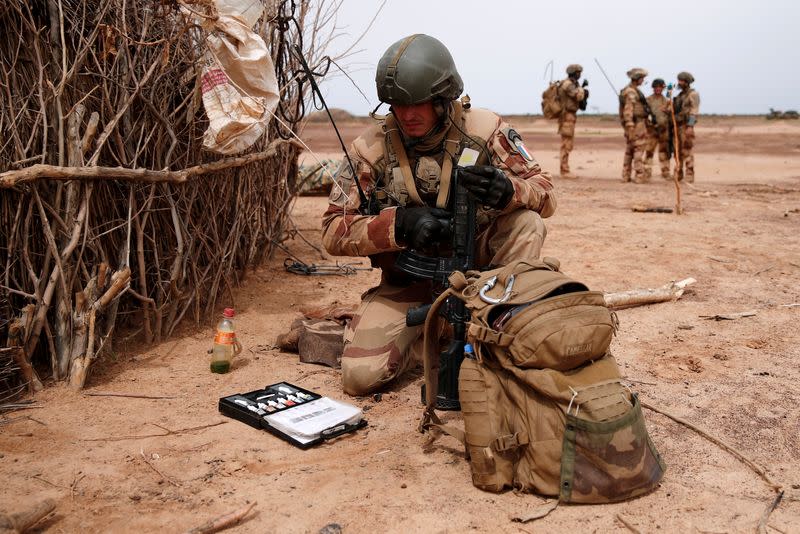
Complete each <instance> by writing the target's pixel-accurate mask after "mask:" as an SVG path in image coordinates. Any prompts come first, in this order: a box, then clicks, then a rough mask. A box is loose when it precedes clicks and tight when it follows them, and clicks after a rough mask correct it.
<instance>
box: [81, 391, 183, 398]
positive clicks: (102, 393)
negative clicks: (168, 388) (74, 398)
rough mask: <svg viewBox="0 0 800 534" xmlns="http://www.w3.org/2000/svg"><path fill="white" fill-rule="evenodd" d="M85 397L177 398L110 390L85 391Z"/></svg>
mask: <svg viewBox="0 0 800 534" xmlns="http://www.w3.org/2000/svg"><path fill="white" fill-rule="evenodd" d="M84 395H86V396H87V397H125V398H128V399H177V398H178V397H175V396H169V395H139V394H138V393H114V392H111V391H87V392H85V393H84Z"/></svg>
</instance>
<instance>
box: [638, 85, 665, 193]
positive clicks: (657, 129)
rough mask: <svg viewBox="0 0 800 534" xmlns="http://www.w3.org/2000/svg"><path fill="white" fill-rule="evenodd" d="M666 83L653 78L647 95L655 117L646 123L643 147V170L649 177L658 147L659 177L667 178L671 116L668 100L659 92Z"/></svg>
mask: <svg viewBox="0 0 800 534" xmlns="http://www.w3.org/2000/svg"><path fill="white" fill-rule="evenodd" d="M664 87H666V84H665V83H664V80H662V79H661V78H656V79H655V80H653V94H652V95H650V96H648V97H647V104H648V105H649V106H650V111H652V113H653V116H654V117H655V124H650V123H648V124H647V145H646V147H645V157H644V172H645V176H646V177H647V178H648V179H649V178H650V176H651V175H652V173H653V169H652V167H653V154H654V153H655V151H656V148H658V162H659V164H660V165H661V177H662V178H664V179H665V180H669V179H671V178H672V177H671V176H670V174H669V158H670V153H669V127H670V121H671V120H672V118H671V117H670V116H669V102H668V101H667V97H665V96H664V95H662V94H661V93H662V92H663V91H664Z"/></svg>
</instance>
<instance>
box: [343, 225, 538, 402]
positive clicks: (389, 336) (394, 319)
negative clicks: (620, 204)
mask: <svg viewBox="0 0 800 534" xmlns="http://www.w3.org/2000/svg"><path fill="white" fill-rule="evenodd" d="M546 235H547V230H546V228H545V226H544V222H543V221H542V218H541V217H540V216H539V214H538V213H536V212H534V211H530V210H517V211H514V212H512V213H509V214H507V215H501V216H500V217H498V218H497V219H495V220H494V221H493V222H492V223H491V225H490V226H489V227H488V228H487V229H486V230H484V231H483V232H482V233H481V234H480V235H479V236H478V239H477V243H476V255H477V262H478V265H490V264H491V265H505V264H508V263H509V262H511V261H514V260H518V259H523V258H538V257H539V252H540V251H541V248H542V244H543V243H544V239H545V236H546ZM431 300H432V294H431V290H430V284H429V283H428V282H419V283H415V284H412V285H410V286H407V287H398V286H393V285H390V284H388V283H386V282H385V281H382V282H381V284H380V285H379V286H377V287H374V288H372V289H370V290H369V291H367V292H366V293H364V295H363V296H362V299H361V305H360V306H359V308H358V310H357V311H356V314H355V316H354V317H353V320H352V321H351V322H350V324H349V325H348V327H347V328H346V329H345V333H344V343H345V345H344V352H343V354H342V385H343V388H344V391H345V393H347V394H349V395H366V394H368V393H371V392H373V391H376V390H379V389H381V388H382V387H383V386H385V385H386V384H387V383H389V382H391V381H392V380H394V379H395V378H397V377H398V376H400V375H401V374H402V373H403V372H404V371H406V370H407V369H409V368H411V367H412V366H414V365H416V364H417V363H418V362H420V361H422V349H423V340H422V337H421V334H422V328H423V327H422V326H413V327H409V326H406V311H407V310H408V309H409V308H411V307H415V306H419V305H420V304H425V303H429V302H431Z"/></svg>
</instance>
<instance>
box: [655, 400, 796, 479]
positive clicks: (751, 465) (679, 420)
mask: <svg viewBox="0 0 800 534" xmlns="http://www.w3.org/2000/svg"><path fill="white" fill-rule="evenodd" d="M642 406H643V407H645V408H647V409H648V410H652V411H654V412H656V413H660V414H661V415H663V416H666V417H669V418H670V419H672V420H673V421H675V422H676V423H679V424H681V425H683V426H685V427H686V428H689V429H691V430H694V431H695V432H697V433H698V434H700V435H701V436H703V437H704V438H706V439H707V440H709V441H710V442H712V443H714V444H715V445H718V446H719V447H721V448H722V449H724V450H726V451H728V452H729V453H730V454H732V455H734V456H735V457H736V458H738V459H739V461H741V462H742V463H743V464H745V465H746V466H748V467H749V468H750V469H752V470H753V471H755V472H756V473H757V474H758V476H760V477H761V478H762V480H764V482H766V483H767V485H769V487H770V489H772V490H773V491H776V492H779V491H781V490H782V486H781V485H780V484H776V483H775V482H773V481H772V479H771V478H769V475H767V473H766V471H764V469H763V468H762V467H760V466H759V465H757V464H756V463H755V462H754V461H753V460H751V459H750V458H748V457H747V456H745V455H744V454H742V453H741V452H739V451H738V450H737V449H736V448H734V447H733V446H732V445H728V444H727V443H725V442H724V441H722V440H721V439H719V438H716V437H714V436H712V435H711V434H710V433H709V432H708V431H706V430H703V429H702V428H700V427H698V426H696V425H694V424H692V423H690V422H689V421H687V420H685V419H682V418H680V417H678V416H677V415H675V414H672V413H670V412H668V411H666V410H662V409H661V408H657V407H655V406H653V405H652V404H649V403H647V402H644V401H642Z"/></svg>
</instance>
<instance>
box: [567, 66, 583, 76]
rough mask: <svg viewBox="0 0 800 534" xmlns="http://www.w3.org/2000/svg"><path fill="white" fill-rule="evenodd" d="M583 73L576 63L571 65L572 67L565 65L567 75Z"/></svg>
mask: <svg viewBox="0 0 800 534" xmlns="http://www.w3.org/2000/svg"><path fill="white" fill-rule="evenodd" d="M576 72H577V73H581V72H583V67H581V66H580V65H578V64H577V63H573V64H572V65H567V74H568V75H570V74H575V73H576Z"/></svg>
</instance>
